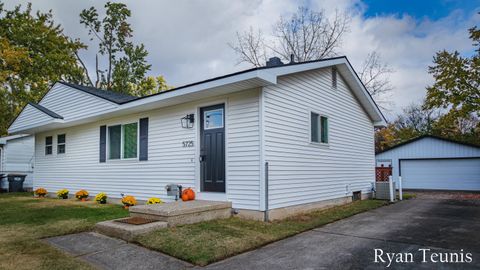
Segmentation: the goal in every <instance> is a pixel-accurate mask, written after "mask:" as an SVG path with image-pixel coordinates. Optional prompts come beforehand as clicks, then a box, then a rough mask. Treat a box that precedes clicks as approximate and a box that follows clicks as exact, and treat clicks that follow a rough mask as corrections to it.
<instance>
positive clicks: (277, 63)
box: [266, 57, 283, 67]
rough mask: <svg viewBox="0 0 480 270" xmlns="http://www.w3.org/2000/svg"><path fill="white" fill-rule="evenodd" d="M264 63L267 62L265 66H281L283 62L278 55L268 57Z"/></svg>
mask: <svg viewBox="0 0 480 270" xmlns="http://www.w3.org/2000/svg"><path fill="white" fill-rule="evenodd" d="M266 64H267V67H276V66H282V65H283V62H282V60H280V58H278V57H272V58H270V59H268V61H267V63H266Z"/></svg>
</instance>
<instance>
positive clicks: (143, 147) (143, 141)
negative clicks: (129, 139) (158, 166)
mask: <svg viewBox="0 0 480 270" xmlns="http://www.w3.org/2000/svg"><path fill="white" fill-rule="evenodd" d="M139 160H148V118H142V119H140V155H139Z"/></svg>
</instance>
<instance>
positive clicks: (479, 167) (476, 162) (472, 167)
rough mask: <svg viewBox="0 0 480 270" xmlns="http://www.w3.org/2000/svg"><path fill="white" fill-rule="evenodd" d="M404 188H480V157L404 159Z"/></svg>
mask: <svg viewBox="0 0 480 270" xmlns="http://www.w3.org/2000/svg"><path fill="white" fill-rule="evenodd" d="M401 166H402V168H401V170H402V180H403V186H404V188H411V189H444V190H480V158H478V159H437V160H402V165H401Z"/></svg>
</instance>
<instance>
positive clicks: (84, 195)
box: [75, 189, 88, 200]
mask: <svg viewBox="0 0 480 270" xmlns="http://www.w3.org/2000/svg"><path fill="white" fill-rule="evenodd" d="M75 198H77V199H79V200H82V199H86V198H88V191H86V190H84V189H82V190H79V191H77V193H75Z"/></svg>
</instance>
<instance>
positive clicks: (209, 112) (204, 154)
mask: <svg viewBox="0 0 480 270" xmlns="http://www.w3.org/2000/svg"><path fill="white" fill-rule="evenodd" d="M200 173H201V185H202V191H213V192H225V107H224V105H223V104H220V105H215V106H209V107H204V108H201V109H200Z"/></svg>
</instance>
